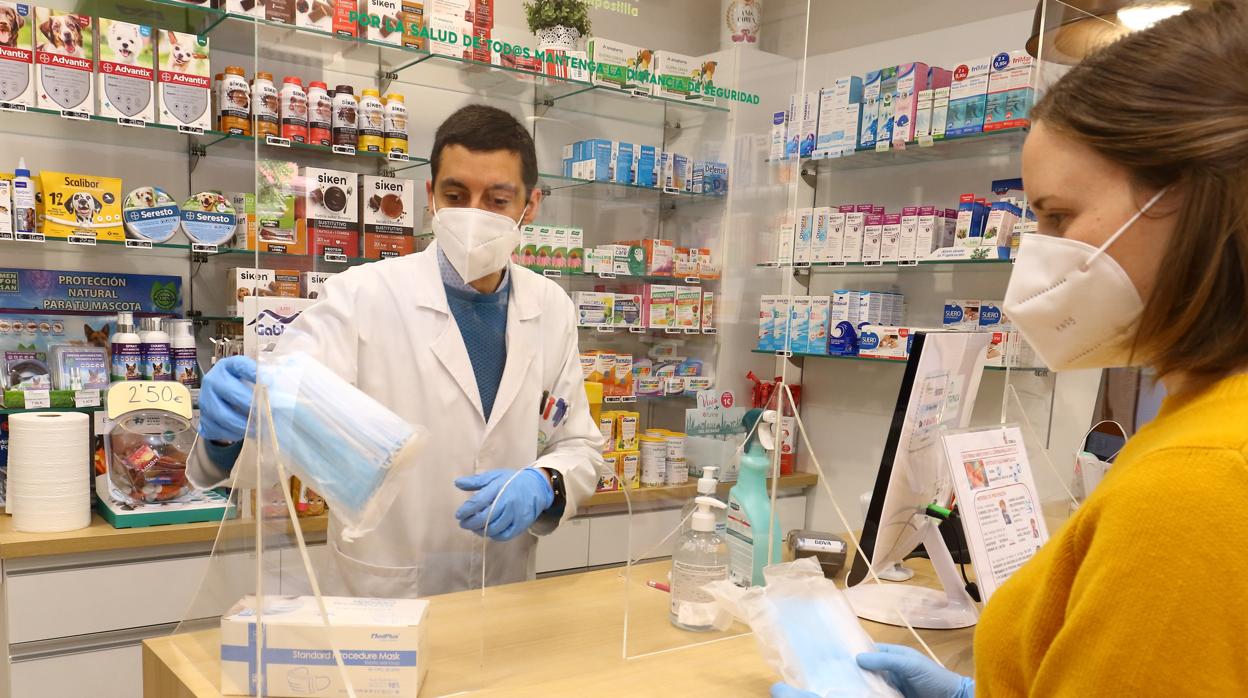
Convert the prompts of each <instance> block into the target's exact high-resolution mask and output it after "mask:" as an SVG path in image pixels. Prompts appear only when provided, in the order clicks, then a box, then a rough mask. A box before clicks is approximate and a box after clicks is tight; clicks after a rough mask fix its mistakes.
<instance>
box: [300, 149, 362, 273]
mask: <svg viewBox="0 0 1248 698" xmlns="http://www.w3.org/2000/svg"><path fill="white" fill-rule="evenodd" d="M297 192H298V196H297V198H296V217H297V218H298V223H297V225H298V226H299V227H300V228H301V229H303V230H304V231H305V232H306V237H307V240H308V248H309V249H310V250H311V252H312V254H313V255H315V256H317V257H319V256H321V255H325V254H340V255H345V256H347V257H355V256H357V255H359V253H360V222H359V220H360V219H359V213H360V209H359V203H358V201H359V198H358V197H359V189H358V187H357V186H356V176H355V173H353V172H342V171H339V170H324V169H320V168H317V167H305V168H303V177H302V181H301V182H300V184H299V185H298V187H297Z"/></svg>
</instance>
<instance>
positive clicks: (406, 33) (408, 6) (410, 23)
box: [400, 0, 425, 49]
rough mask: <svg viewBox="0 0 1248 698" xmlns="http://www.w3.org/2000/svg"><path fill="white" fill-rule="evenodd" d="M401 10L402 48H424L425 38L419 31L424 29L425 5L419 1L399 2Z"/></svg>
mask: <svg viewBox="0 0 1248 698" xmlns="http://www.w3.org/2000/svg"><path fill="white" fill-rule="evenodd" d="M400 6H401V7H402V10H403V14H402V17H403V46H404V47H405V48H415V49H423V48H425V37H424V36H421V31H422V30H423V29H424V28H425V3H424V2H421V1H420V0H401V3H400Z"/></svg>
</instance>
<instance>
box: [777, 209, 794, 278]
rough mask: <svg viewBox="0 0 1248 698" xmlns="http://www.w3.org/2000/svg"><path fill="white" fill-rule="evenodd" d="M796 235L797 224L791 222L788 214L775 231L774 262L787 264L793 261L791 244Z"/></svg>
mask: <svg viewBox="0 0 1248 698" xmlns="http://www.w3.org/2000/svg"><path fill="white" fill-rule="evenodd" d="M796 236H797V224H796V223H793V222H792V219H791V218H789V214H786V215H785V220H784V221H783V222H782V223H781V225H780V228H779V229H778V230H777V231H776V263H778V264H780V265H781V266H787V265H789V264H792V263H793V246H794V243H795V239H794V238H796Z"/></svg>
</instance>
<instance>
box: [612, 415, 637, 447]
mask: <svg viewBox="0 0 1248 698" xmlns="http://www.w3.org/2000/svg"><path fill="white" fill-rule="evenodd" d="M640 425H641V413H640V412H625V411H620V412H617V413H616V417H615V450H617V451H636V450H637V434H638V432H639V431H640V428H639V427H640Z"/></svg>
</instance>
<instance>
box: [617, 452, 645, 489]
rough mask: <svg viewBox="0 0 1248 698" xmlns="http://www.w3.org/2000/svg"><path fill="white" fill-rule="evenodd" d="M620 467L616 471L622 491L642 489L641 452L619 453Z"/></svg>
mask: <svg viewBox="0 0 1248 698" xmlns="http://www.w3.org/2000/svg"><path fill="white" fill-rule="evenodd" d="M617 455H619V467H618V468H617V470H616V471H615V475H616V479H618V480H619V481H620V489H625V488H627V489H630V490H635V489H637V488H639V487H641V451H619V452H617Z"/></svg>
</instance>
